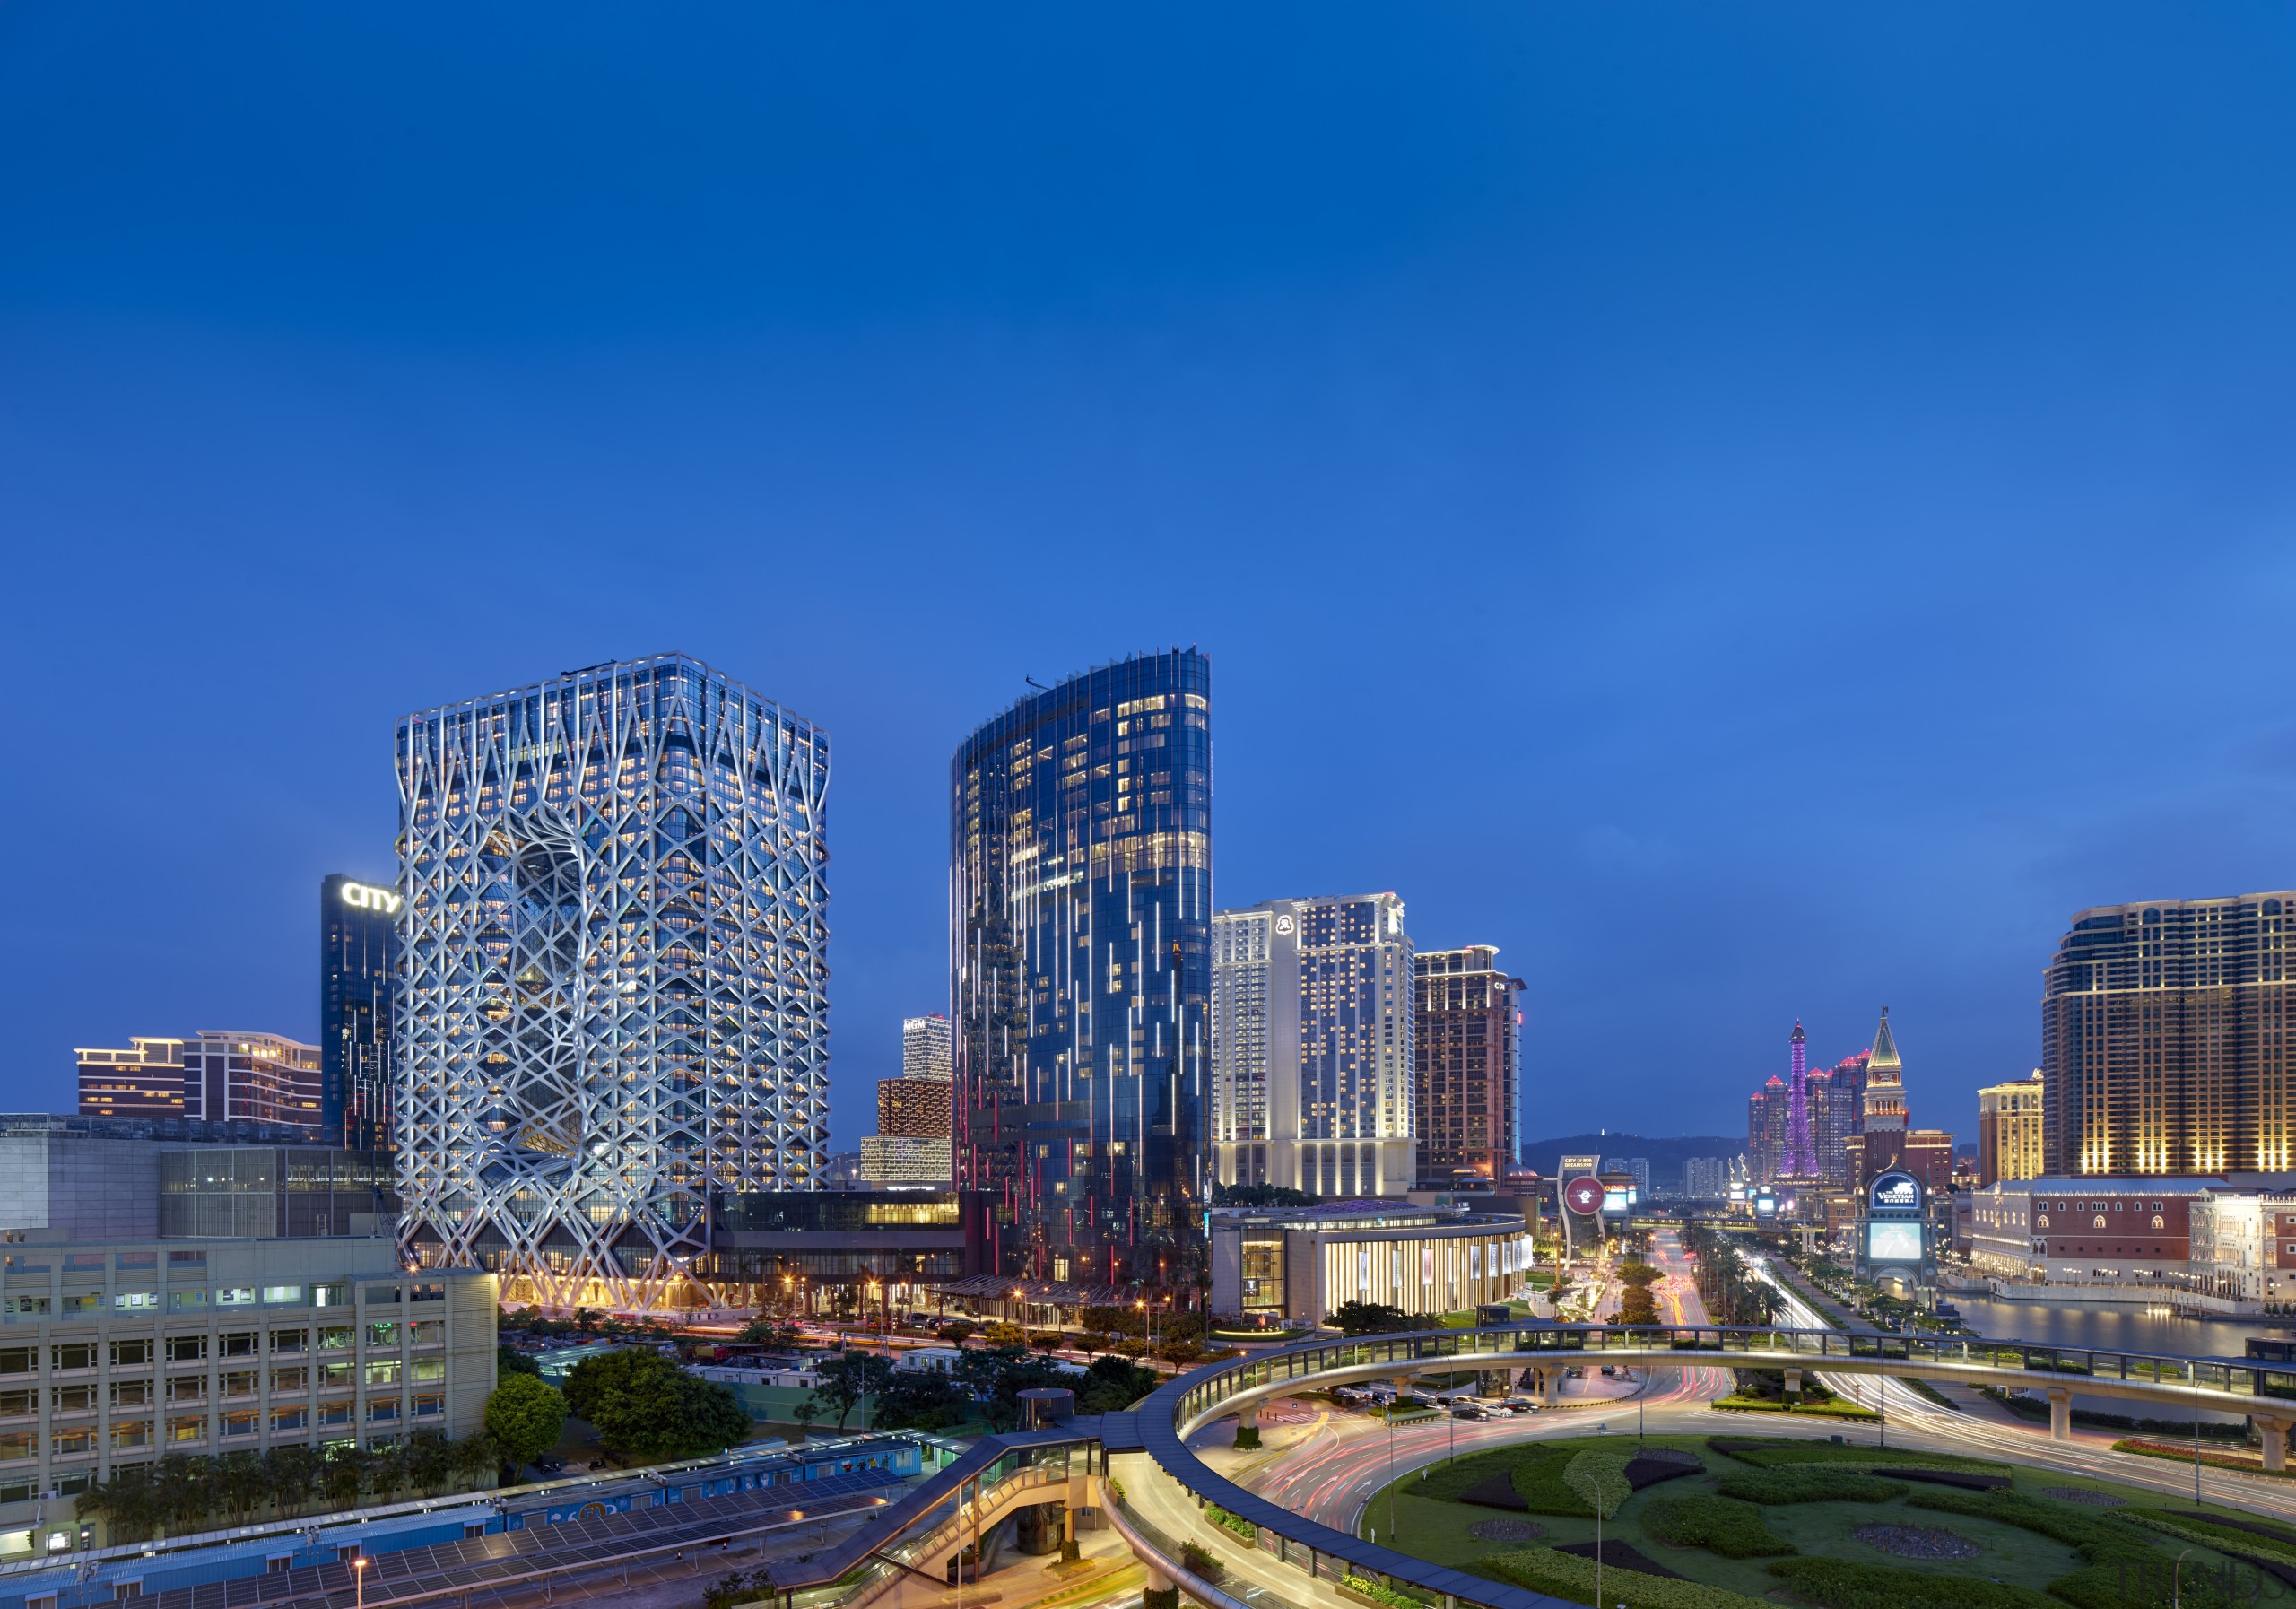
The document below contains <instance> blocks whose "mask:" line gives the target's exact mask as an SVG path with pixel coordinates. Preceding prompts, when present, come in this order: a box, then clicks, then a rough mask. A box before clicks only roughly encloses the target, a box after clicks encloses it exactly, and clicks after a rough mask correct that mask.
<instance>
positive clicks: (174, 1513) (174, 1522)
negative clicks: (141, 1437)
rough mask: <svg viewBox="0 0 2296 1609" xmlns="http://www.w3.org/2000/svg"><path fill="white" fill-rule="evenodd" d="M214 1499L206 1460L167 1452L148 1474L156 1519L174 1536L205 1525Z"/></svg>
mask: <svg viewBox="0 0 2296 1609" xmlns="http://www.w3.org/2000/svg"><path fill="white" fill-rule="evenodd" d="M213 1498H214V1489H213V1487H212V1486H210V1485H209V1484H208V1481H207V1460H206V1459H204V1458H194V1457H190V1456H188V1455H187V1454H184V1453H170V1454H169V1455H168V1456H167V1457H164V1458H162V1459H161V1460H160V1462H159V1464H158V1465H157V1466H156V1467H154V1469H153V1470H152V1505H153V1507H154V1508H155V1509H156V1510H157V1512H158V1518H160V1520H161V1523H163V1524H164V1525H166V1526H168V1527H169V1528H170V1529H171V1530H173V1531H174V1532H175V1533H176V1534H177V1535H182V1534H183V1533H184V1532H186V1531H189V1530H194V1529H196V1528H197V1527H198V1526H200V1525H202V1524H203V1523H204V1522H205V1520H206V1518H207V1514H208V1510H209V1508H210V1506H211V1504H212V1503H213Z"/></svg>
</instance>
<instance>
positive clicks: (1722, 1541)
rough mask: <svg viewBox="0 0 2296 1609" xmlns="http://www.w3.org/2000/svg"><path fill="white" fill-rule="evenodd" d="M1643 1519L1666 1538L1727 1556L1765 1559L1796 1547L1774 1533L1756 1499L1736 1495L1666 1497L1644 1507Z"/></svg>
mask: <svg viewBox="0 0 2296 1609" xmlns="http://www.w3.org/2000/svg"><path fill="white" fill-rule="evenodd" d="M1642 1523H1643V1524H1644V1525H1645V1526H1648V1527H1649V1529H1650V1531H1651V1533H1652V1534H1653V1535H1656V1536H1657V1538H1658V1539H1659V1540H1660V1541H1662V1542H1670V1543H1672V1544H1674V1546H1676V1547H1702V1548H1704V1549H1706V1550H1707V1551H1708V1552H1713V1553H1719V1554H1721V1555H1722V1556H1723V1557H1724V1558H1725V1559H1763V1558H1771V1557H1775V1556H1777V1555H1779V1554H1781V1553H1790V1552H1793V1551H1794V1545H1793V1544H1791V1543H1789V1542H1787V1541H1785V1540H1783V1539H1782V1538H1780V1537H1778V1536H1776V1535H1772V1534H1771V1532H1770V1526H1769V1525H1768V1524H1767V1523H1765V1522H1764V1521H1763V1519H1762V1517H1761V1509H1760V1508H1758V1507H1757V1506H1755V1505H1754V1504H1752V1503H1744V1502H1740V1501H1738V1500H1736V1499H1735V1498H1727V1497H1709V1496H1707V1495H1705V1494H1704V1493H1702V1492H1701V1493H1700V1494H1699V1495H1697V1496H1695V1497H1676V1498H1665V1499H1661V1500H1659V1501H1657V1502H1654V1503H1652V1504H1651V1505H1650V1507H1649V1508H1648V1509H1647V1510H1645V1511H1644V1513H1643V1516H1642Z"/></svg>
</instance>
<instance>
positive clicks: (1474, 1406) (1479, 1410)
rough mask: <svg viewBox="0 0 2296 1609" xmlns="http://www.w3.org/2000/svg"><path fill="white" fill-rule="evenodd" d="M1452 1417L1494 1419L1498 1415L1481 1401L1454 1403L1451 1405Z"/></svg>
mask: <svg viewBox="0 0 2296 1609" xmlns="http://www.w3.org/2000/svg"><path fill="white" fill-rule="evenodd" d="M1451 1417H1452V1418H1454V1419H1492V1418H1495V1417H1497V1415H1495V1414H1493V1413H1492V1411H1491V1410H1490V1409H1489V1408H1486V1407H1484V1406H1483V1405H1482V1404H1481V1403H1453V1404H1452V1405H1451Z"/></svg>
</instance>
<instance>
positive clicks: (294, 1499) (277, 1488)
mask: <svg viewBox="0 0 2296 1609" xmlns="http://www.w3.org/2000/svg"><path fill="white" fill-rule="evenodd" d="M319 1464H320V1457H319V1451H318V1448H315V1447H307V1446H301V1445H298V1444H295V1443H288V1444H286V1445H283V1446H280V1447H274V1448H270V1449H268V1450H267V1451H265V1454H264V1455H263V1483H264V1486H265V1490H266V1492H268V1493H269V1495H270V1498H271V1503H272V1507H274V1509H278V1510H279V1512H280V1513H281V1514H282V1515H283V1516H285V1517H286V1518H289V1519H293V1518H297V1517H298V1516H300V1514H301V1513H302V1512H303V1510H304V1509H308V1508H309V1507H310V1506H311V1492H312V1491H313V1489H314V1488H316V1487H317V1485H318V1483H319Z"/></svg>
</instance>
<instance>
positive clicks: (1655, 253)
mask: <svg viewBox="0 0 2296 1609" xmlns="http://www.w3.org/2000/svg"><path fill="white" fill-rule="evenodd" d="M2292 286H2296V13H2291V12H2290V11H2289V10H2288V8H2287V7H2285V6H2284V5H2283V4H2277V3H2271V4H2266V3H2241V0H2227V3H2225V4H2212V5H2206V6H2185V7H2170V6H2161V5H2157V4H2100V3H2098V0H2081V3H2080V4H2061V5H2051V4H2028V5H2018V6H2002V5H1999V4H1938V5H1922V6H1911V7H1907V6H1900V7H1894V8H1892V7H1876V6H1870V5H1852V6H1844V5H1840V4H1784V3H1780V4H1761V5H1752V4H1736V5H1715V4H1679V5H1667V4H1632V3H1630V4H1605V5H1592V4H1581V5H1568V6H1566V5H1552V4H1524V3H1523V0H1505V3H1503V4H1500V3H1493V4H1425V3H1423V0H1413V3H1412V4H1389V5H1378V4H1342V5H1336V6H1335V5H1331V4H1312V5H1310V4H1280V3H1279V4H1262V5H1256V6H1248V7H1242V8H1239V7H1236V6H1232V5H1221V6H1216V7H1215V6H1206V5H1191V4H1178V5H1169V4H1168V5H1158V6H1153V7H1147V6H1135V7H1131V8H1124V7H1111V6H1078V5H1074V4H1038V5H1031V4H1004V5H989V6H947V5H922V4H919V5H876V4H848V5H822V4H812V5H802V6H800V5H788V4H759V5H745V6H713V5H704V4H677V5H666V6H631V5H626V4H613V5H600V4H573V3H558V4H550V5H531V6H529V5H512V4H478V5H467V4H465V5H454V6H445V5H430V4H403V5H394V6H379V5H363V6H361V5H311V4H254V3H249V4H236V5H230V6H187V5H180V4H141V5H139V4H105V3H102V0H88V3H83V4H65V3H63V0H11V3H8V4H0V535H4V538H5V544H4V551H5V569H4V574H5V577H6V593H5V596H6V598H7V607H6V627H7V629H6V631H5V634H4V650H0V651H4V654H5V656H6V658H5V663H6V665H7V668H8V670H9V671H10V673H11V674H10V676H9V683H8V684H9V687H10V691H11V697H10V700H9V709H10V711H11V716H10V739H11V741H10V742H9V743H8V744H6V746H5V748H4V751H0V753H4V760H0V765H4V768H5V769H4V773H0V783H4V786H0V841H4V842H5V843H6V844H8V845H9V846H10V847H11V848H10V852H9V854H8V856H7V865H8V874H7V896H8V900H9V910H8V913H7V918H6V920H5V921H4V923H0V944H4V945H5V952H4V965H0V1022H5V1025H6V1038H7V1043H8V1050H9V1054H8V1056H7V1058H6V1061H5V1064H4V1074H0V1079H4V1082H0V1106H8V1107H15V1108H27V1107H56V1106H61V1105H64V1104H65V1103H67V1102H68V1101H69V1100H71V1089H72V1082H71V1049H72V1047H74V1045H82V1044H108V1043H119V1042H124V1040H125V1039H126V1036H127V1035H129V1034H131V1033H136V1032H144V1033H165V1032H181V1031H187V1030H189V1029H192V1028H196V1027H268V1028H276V1029H279V1030H283V1031H288V1032H291V1033H294V1034H298V1035H304V1036H310V1035H315V1033H316V1031H317V983H316V949H317V887H318V882H319V879H320V878H321V877H322V876H323V875H324V874H326V873H328V872H332V871H336V870H342V871H348V872H352V873H355V874H361V875H365V876H370V877H379V876H383V875H386V874H387V873H388V871H389V868H390V865H391V859H390V854H391V849H390V844H391V835H392V831H393V828H394V824H395V812H396V797H395V794H394V789H393V783H392V777H391V771H390V763H389V762H390V732H391V723H392V720H393V718H395V717H396V716H398V715H400V714H402V713H403V712H405V711H407V710H411V709H417V708H420V707H423V706H426V705H429V704H432V703H435V702H439V701H443V700H449V699H454V698H458V697H462V696H466V695H470V694H474V693H478V692H481V691H491V690H495V689H500V688H502V687H506V686H509V685H512V684H516V683H523V682H526V681H530V680H534V679H535V678H537V677H539V676H542V675H545V674H551V673H553V672H555V671H557V670H559V669H561V668H563V667H567V666H572V665H587V664H590V663H593V662H595V661H597V660H600V659H604V658H607V657H614V656H622V655H630V654H638V653H645V652H650V651H656V650H661V649H665V648H681V649H683V650H685V651H688V652H691V653H693V654H696V655H698V656H700V657H703V658H706V659H708V660H709V661H711V662H712V663H714V664H716V665H720V666H722V667H723V668H725V669H726V670H727V671H728V672H731V673H733V674H735V675H737V676H739V677H741V678H743V679H744V680H745V681H747V682H749V683H751V684H752V685H753V686H755V687H757V688H758V689H760V690H761V691H764V692H765V693H767V694H769V695H770V696H772V697H774V698H777V699H778V700H781V701H783V702H785V703H787V705H789V706H790V707H792V708H793V709H797V710H799V711H801V712H803V713H804V714H805V715H807V716H809V717H812V718H815V719H817V720H819V721H820V722H822V723H823V724H824V725H825V726H827V727H828V728H829V730H830V732H831V734H832V738H833V743H834V755H835V768H836V770H835V779H834V782H833V784H832V788H831V816H830V823H831V846H832V851H833V855H834V864H833V865H832V868H831V886H832V889H833V891H834V898H833V900H832V905H831V924H832V927H833V930H834V934H835V939H834V944H833V951H832V963H833V967H834V978H833V981H832V986H831V987H832V1000H833V1004H834V1011H833V1022H834V1030H835V1033H834V1041H833V1043H834V1049H835V1059H836V1074H835V1080H836V1094H837V1098H838V1106H839V1111H838V1117H837V1122H836V1130H835V1139H836V1141H837V1143H838V1144H840V1145H848V1144H852V1143H853V1142H854V1141H855V1140H856V1139H857V1137H858V1136H859V1135H861V1134H863V1133H865V1132H866V1131H867V1130H868V1128H869V1127H870V1126H871V1124H872V1121H873V1117H872V1113H871V1112H870V1109H869V1107H868V1104H867V1100H868V1088H867V1081H869V1080H871V1079H874V1078H876V1077H879V1076H882V1075H884V1074H888V1073H890V1072H891V1071H892V1070H893V1068H894V1066H895V1065H896V1063H897V1046H896V1042H897V1026H898V1025H897V1022H896V1019H898V1018H899V1017H900V1015H901V1014H902V1013H910V1012H917V1011H921V1010H926V1009H930V1008H933V1007H935V1006H937V1005H940V1004H941V1003H942V1002H943V1000H944V997H945V987H946V985H945V962H944V907H945V890H946V874H945V865H946V853H947V825H946V817H945V805H944V790H945V786H946V776H947V764H948V759H949V754H950V752H951V750H952V748H953V746H954V745H955V744H956V742H957V741H958V739H959V738H960V737H961V735H963V734H964V732H965V731H966V730H967V729H968V728H969V727H970V726H972V725H974V724H976V723H977V722H978V721H979V720H980V719H982V718H985V717H986V716H987V715H988V714H990V713H991V712H993V711H994V710H996V709H999V708H1001V707H1002V706H1003V705H1004V704H1005V703H1007V702H1009V701H1010V700H1012V699H1013V697H1014V696H1015V695H1016V694H1018V693H1019V692H1021V691H1022V690H1023V683H1022V676H1023V675H1024V674H1033V675H1034V676H1036V677H1037V678H1038V679H1039V680H1040V681H1049V680H1051V679H1052V678H1053V677H1054V676H1056V675H1057V674H1062V673H1065V672H1068V671H1071V670H1074V669H1076V668H1078V667H1081V666H1083V665H1086V664H1088V663H1091V662H1092V661H1096V660H1100V659H1105V658H1109V657H1114V656H1117V655H1118V654H1120V653H1123V652H1127V651H1131V650H1135V649H1139V648H1157V647H1161V646H1165V645H1170V644H1173V643H1182V644H1185V643H1197V644H1200V645H1202V646H1203V647H1204V648H1205V649H1206V650H1207V651H1208V652H1209V653H1210V654H1211V655H1212V657H1213V668H1214V677H1215V709H1214V742H1215V749H1216V767H1217V770H1216V778H1217V779H1216V797H1215V805H1214V817H1215V832H1216V839H1217V844H1218V850H1217V869H1216V873H1215V875H1216V879H1217V891H1218V897H1219V899H1220V900H1221V901H1222V903H1224V904H1243V903H1248V902H1250V901H1253V900H1261V899H1265V898H1268V897H1271V896H1274V895H1279V894H1298V893H1309V892H1332V891H1359V890H1366V889H1378V888H1392V889H1395V890H1396V891H1399V892H1401V893H1402V894H1403V895H1404V896H1405V899H1406V900H1407V901H1408V909H1409V913H1410V927H1411V931H1412V933H1413V936H1414V937H1415V938H1417V939H1418V940H1419V942H1420V943H1421V944H1428V945H1449V944H1460V943H1466V942H1486V943H1493V944H1498V945H1499V946H1500V953H1501V956H1502V958H1503V960H1504V961H1506V962H1507V963H1508V964H1509V965H1510V966H1511V967H1512V968H1513V969H1515V970H1517V971H1518V973H1519V974H1520V975H1521V976H1523V977H1525V978H1527V979H1529V982H1530V990H1529V1021H1528V1025H1527V1027H1526V1061H1527V1079H1528V1093H1527V1099H1526V1104H1527V1105H1528V1106H1530V1107H1531V1109H1532V1118H1531V1122H1530V1126H1531V1128H1532V1129H1533V1130H1534V1131H1535V1132H1537V1133H1558V1132H1568V1131H1570V1130H1571V1129H1574V1128H1578V1127H1580V1126H1596V1125H1608V1126H1612V1127H1613V1128H1621V1127H1623V1128H1630V1129H1640V1130H1641V1131H1643V1132H1647V1133H1653V1134H1674V1133H1683V1132H1700V1131H1718V1132H1723V1133H1729V1132H1733V1131H1735V1132H1741V1133H1742V1132H1743V1123H1744V1097H1745V1095H1746V1093H1747V1092H1748V1091H1749V1090H1750V1089H1751V1088H1752V1086H1753V1085H1754V1084H1755V1083H1759V1082H1760V1080H1761V1078H1763V1077H1764V1076H1766V1075H1767V1074H1770V1072H1772V1071H1775V1070H1779V1069H1782V1068H1783V1066H1784V1065H1785V1039H1786V1035H1787V1031H1788V1029H1789V1028H1790V1027H1791V1025H1792V1023H1793V1022H1794V1020H1795V1018H1796V1016H1797V1015H1799V1016H1801V1017H1802V1018H1803V1019H1804V1020H1805V1021H1806V1022H1808V1024H1809V1027H1810V1031H1811V1038H1812V1045H1811V1048H1812V1053H1813V1057H1816V1058H1822V1059H1824V1060H1829V1061H1830V1060H1832V1059H1834V1058H1836V1057H1839V1056H1841V1055H1844V1054H1846V1053H1848V1051H1850V1050H1852V1049H1854V1048H1857V1047H1860V1046H1862V1045H1864V1044H1865V1043H1866V1042H1867V1039H1868V1036H1869V1035H1870V1033H1871V1031H1872V1028H1873V1023H1874V1017H1875V1015H1876V1013H1877V1012H1878V1010H1879V1008H1880V1007H1881V1006H1882V1005H1883V1004H1887V1005H1891V1006H1892V1008H1893V1013H1892V1014H1893V1019H1894V1021H1895V1022H1896V1023H1897V1024H1898V1027H1899V1033H1900V1039H1899V1043H1900V1047H1901V1048H1902V1049H1903V1051H1904V1053H1905V1057H1906V1062H1907V1074H1908V1084H1909V1092H1910V1095H1911V1100H1912V1106H1913V1112H1914V1117H1915V1119H1916V1121H1917V1122H1921V1123H1941V1124H1944V1125H1946V1126H1952V1127H1954V1128H1956V1129H1959V1130H1961V1131H1962V1132H1963V1133H1965V1134H1966V1133H1967V1132H1969V1131H1970V1129H1971V1128H1972V1127H1973V1124H1974V1110H1975V1101H1974V1098H1973V1096H1972V1094H1971V1092H1972V1091H1973V1090H1974V1089H1975V1088H1976V1086H1977V1085H1978V1084H1979V1083H1984V1082H1989V1081H1992V1080H1995V1079H1998V1078H2001V1077H2005V1076H2013V1075H2016V1074H2021V1073H2022V1072H2023V1071H2024V1070H2025V1069H2027V1068H2028V1067H2030V1066H2031V1065H2032V1064H2033V1062H2034V1061H2035V1059H2036V1058H2037V1057H2038V1054H2039V1046H2038V1033H2037V1030H2038V1019H2039V1013H2038V1011H2037V1005H2036V1003H2037V999H2038V995H2039V973H2040V969H2041V966H2042V964H2043V962H2044V961H2045V960H2046V958H2047V956H2048V953H2049V951H2050V948H2051V946H2052V944H2054V942H2055V939H2056V937H2057V934H2058V933H2059V931H2060V930H2061V928H2062V926H2063V924H2064V922H2065V920H2066V916H2067V915H2068V913H2069V912H2071V911H2072V910H2074V909H2075V908H2077V907H2079V906H2082V905H2084V904H2091V903H2102V902H2109V901H2118V900H2127V899H2144V898H2166V897H2175V896H2199V895H2210V894H2222V893H2230V892H2236V891H2248V890H2256V889H2262V888H2280V887H2286V886H2288V885H2290V884H2292V883H2296V842H2292V838H2291V832H2290V826H2291V813H2292V808H2296V709H2292V707H2291V701H2290V696H2289V695H2290V690H2291V683H2292V678H2291V674H2290V665H2291V663H2292V641H2296V544H2292V512H2296V453H2292V450H2291V446H2292V441H2296V296H2292V293H2291V287H2292Z"/></svg>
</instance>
